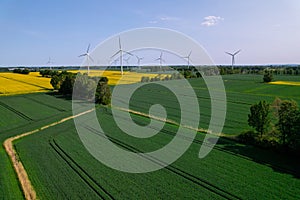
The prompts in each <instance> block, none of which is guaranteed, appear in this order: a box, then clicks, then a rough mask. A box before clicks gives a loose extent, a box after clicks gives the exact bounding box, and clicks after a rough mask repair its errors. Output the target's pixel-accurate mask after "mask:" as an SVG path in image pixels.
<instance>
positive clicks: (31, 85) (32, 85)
mask: <svg viewBox="0 0 300 200" xmlns="http://www.w3.org/2000/svg"><path fill="white" fill-rule="evenodd" d="M0 77H2V78H5V79H8V80H13V81H17V82H20V83H24V84H27V85H31V86H35V87H39V88H42V89H45V90H49V88H46V87H43V86H40V85H37V84H32V83H28V82H26V81H21V80H19V79H14V78H8V77H6V76H1V75H0Z"/></svg>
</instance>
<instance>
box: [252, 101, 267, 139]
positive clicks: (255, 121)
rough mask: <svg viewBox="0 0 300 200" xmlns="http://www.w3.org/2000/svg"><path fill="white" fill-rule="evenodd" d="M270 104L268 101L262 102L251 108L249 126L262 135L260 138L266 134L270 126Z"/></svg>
mask: <svg viewBox="0 0 300 200" xmlns="http://www.w3.org/2000/svg"><path fill="white" fill-rule="evenodd" d="M269 113H270V104H268V103H267V102H266V101H260V102H259V103H258V104H254V105H252V106H251V107H250V114H248V124H249V126H252V127H253V128H255V130H256V131H257V132H258V133H259V134H260V137H262V135H263V134H264V133H266V131H267V129H268V127H269V125H270V119H269Z"/></svg>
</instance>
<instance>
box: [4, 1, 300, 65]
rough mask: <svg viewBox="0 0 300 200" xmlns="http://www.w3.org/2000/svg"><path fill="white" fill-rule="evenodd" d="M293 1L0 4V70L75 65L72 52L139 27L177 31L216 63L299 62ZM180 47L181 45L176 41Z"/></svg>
mask: <svg viewBox="0 0 300 200" xmlns="http://www.w3.org/2000/svg"><path fill="white" fill-rule="evenodd" d="M299 11H300V1H299V0H264V1H261V0H251V1H250V0H248V1H238V0H226V1H225V0H188V1H187V0H163V1H162V0H151V1H146V0H122V1H121V0H119V1H114V0H112V1H104V0H95V1H89V0H87V1H77V0H51V1H48V0H26V1H20V0H1V1H0V34H1V37H0V66H15V65H25V66H29V65H45V64H46V63H47V62H48V59H49V57H51V62H53V65H80V64H81V63H82V61H83V59H82V58H79V57H78V55H80V54H82V53H84V51H86V48H87V46H88V44H89V43H90V44H91V49H93V48H94V47H96V46H97V45H98V44H99V43H101V42H102V41H104V40H105V39H107V38H109V37H111V36H112V35H115V34H118V33H120V32H123V31H126V30H130V29H134V28H143V27H160V28H168V29H173V30H176V31H179V32H181V33H183V34H186V35H187V36H189V37H191V38H193V39H194V40H196V41H197V42H198V43H199V44H201V45H202V47H203V48H204V49H205V50H206V51H207V53H208V54H209V55H210V57H211V58H212V60H213V61H214V63H216V64H230V63H231V57H230V56H229V55H227V54H225V53H224V52H225V51H228V52H235V51H237V50H239V49H242V51H241V52H240V53H239V54H238V55H237V56H236V64H241V65H243V64H300V12H299ZM182 45H184V44H182Z"/></svg>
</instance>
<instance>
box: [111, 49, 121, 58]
mask: <svg viewBox="0 0 300 200" xmlns="http://www.w3.org/2000/svg"><path fill="white" fill-rule="evenodd" d="M120 52H121V50H119V51H117V52H116V53H115V54H114V55H112V56H111V57H110V58H113V57H115V56H116V55H118V54H119V53H120Z"/></svg>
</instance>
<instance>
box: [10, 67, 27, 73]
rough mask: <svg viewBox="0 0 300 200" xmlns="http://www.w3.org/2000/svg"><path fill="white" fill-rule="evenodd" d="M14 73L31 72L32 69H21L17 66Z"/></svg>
mask: <svg viewBox="0 0 300 200" xmlns="http://www.w3.org/2000/svg"><path fill="white" fill-rule="evenodd" d="M13 73H18V74H29V73H30V70H29V69H19V68H16V69H14V70H13Z"/></svg>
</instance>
